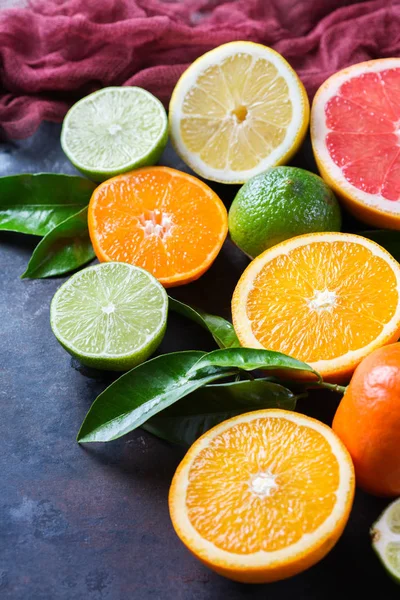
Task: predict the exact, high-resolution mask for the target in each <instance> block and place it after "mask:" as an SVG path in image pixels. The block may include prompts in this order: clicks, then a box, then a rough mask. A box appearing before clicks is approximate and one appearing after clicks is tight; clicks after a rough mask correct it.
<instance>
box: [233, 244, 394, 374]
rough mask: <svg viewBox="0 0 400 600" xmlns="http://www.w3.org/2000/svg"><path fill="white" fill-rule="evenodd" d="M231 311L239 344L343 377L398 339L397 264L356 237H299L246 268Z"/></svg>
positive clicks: (272, 249) (321, 371)
mask: <svg viewBox="0 0 400 600" xmlns="http://www.w3.org/2000/svg"><path fill="white" fill-rule="evenodd" d="M232 313H233V325H234V328H235V331H236V334H237V336H238V338H239V340H240V342H241V344H242V345H243V346H247V347H250V348H268V349H269V350H277V351H279V352H283V353H284V354H289V355H290V356H293V357H295V358H297V359H300V360H303V361H304V362H307V363H308V364H310V365H311V366H312V367H314V369H315V370H316V371H318V372H319V373H320V374H321V375H322V376H323V377H325V378H327V379H328V380H330V379H331V380H333V381H338V380H341V379H342V380H343V379H345V378H346V377H348V376H350V375H351V373H352V372H353V371H354V369H355V367H356V366H357V365H358V363H359V362H361V360H362V359H363V358H364V357H365V356H367V355H368V354H369V353H370V352H372V350H374V349H375V348H377V347H380V346H383V345H384V344H388V343H390V342H394V341H397V339H398V338H399V336H400V265H399V264H398V263H397V262H396V261H395V260H394V258H393V257H392V256H391V255H390V254H389V253H388V252H387V251H386V250H384V249H383V248H381V247H380V246H378V244H376V243H375V242H372V241H370V240H367V239H365V238H363V237H361V236H357V235H352V234H347V233H313V234H307V235H302V236H298V237H295V238H292V239H290V240H286V241H285V242H282V243H281V244H278V245H277V246H274V247H273V248H270V249H269V250H266V251H265V252H263V254H260V256H258V257H257V258H256V259H255V260H253V262H251V263H250V265H249V266H248V267H247V269H246V270H245V271H244V273H243V275H242V277H241V278H240V280H239V283H238V284H237V286H236V289H235V292H234V294H233V299H232Z"/></svg>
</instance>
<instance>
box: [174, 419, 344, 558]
mask: <svg viewBox="0 0 400 600" xmlns="http://www.w3.org/2000/svg"><path fill="white" fill-rule="evenodd" d="M283 415H284V418H285V419H287V420H289V421H292V422H294V423H297V424H299V425H304V426H307V427H310V428H312V429H315V430H316V431H318V432H319V433H321V434H322V435H323V436H324V437H325V439H326V440H327V441H328V443H329V445H330V447H331V450H332V453H333V454H334V455H335V457H336V459H337V461H338V465H339V478H340V481H339V487H338V489H337V491H336V498H337V500H336V504H335V506H334V508H333V510H332V512H331V514H330V515H329V517H328V518H327V519H326V520H325V521H324V522H323V523H322V525H320V526H319V527H318V528H317V529H316V530H315V531H314V532H313V533H311V534H304V535H303V537H302V538H301V539H300V540H299V541H297V542H295V543H294V544H292V545H289V546H287V547H286V548H282V549H281V550H275V551H270V552H267V551H264V550H260V551H257V552H254V553H251V554H238V553H233V552H227V551H225V550H222V549H221V548H218V547H217V546H215V545H214V544H213V543H212V542H210V541H208V540H206V539H204V538H203V537H202V536H201V535H200V534H199V532H198V531H197V530H196V529H195V528H194V527H193V525H192V523H191V521H190V520H189V517H188V512H187V507H186V492H187V487H188V481H189V473H190V468H191V464H192V463H193V461H194V459H195V458H196V456H197V455H198V454H199V453H200V452H201V451H202V450H203V449H204V448H206V447H207V446H208V444H209V443H210V441H211V440H212V439H213V438H214V437H215V436H217V435H220V434H221V433H222V432H223V431H226V430H227V429H229V428H230V427H232V426H233V425H235V424H236V423H239V422H240V423H246V422H249V421H252V420H254V419H259V418H260V417H268V418H280V419H282V418H283ZM185 461H186V464H185V465H183V466H182V468H181V467H179V469H178V471H177V473H176V475H175V477H174V481H173V486H174V503H173V505H172V507H171V509H172V512H171V516H172V520H173V522H174V525H175V527H176V528H177V529H178V530H179V532H180V533H181V534H182V539H183V541H185V543H187V544H188V545H189V547H190V548H191V550H194V551H195V552H196V555H198V556H199V558H204V559H205V560H207V561H209V562H212V563H213V564H215V565H221V566H224V567H228V568H233V569H234V568H241V569H244V568H246V567H253V568H254V567H265V566H268V567H273V566H274V565H275V564H279V563H282V562H285V563H286V562H289V561H294V560H295V559H296V558H298V557H299V556H301V555H303V554H304V553H307V551H308V550H310V549H311V548H312V547H315V546H316V545H318V543H321V542H322V540H324V539H329V536H330V533H331V532H332V531H334V530H335V527H336V526H337V524H338V522H340V521H341V520H342V518H343V513H344V512H345V511H346V507H348V504H349V496H350V495H351V494H352V485H353V477H354V476H353V472H352V468H351V461H350V458H349V457H348V455H347V453H346V451H345V449H344V448H343V446H342V444H341V443H340V441H339V440H338V438H337V437H336V435H335V434H334V433H333V431H332V430H331V429H330V428H328V427H327V426H326V425H324V424H323V423H320V422H319V421H316V420H315V419H309V418H308V417H304V416H302V415H300V414H298V413H294V412H289V411H282V410H276V411H275V410H273V409H270V410H267V411H255V412H252V413H248V414H245V415H239V416H238V417H234V418H233V419H229V420H228V421H225V422H223V423H221V424H220V425H217V426H216V427H214V428H213V429H212V430H210V431H209V432H207V433H206V434H204V435H203V436H202V437H201V438H200V439H199V440H198V441H197V442H195V444H194V445H193V446H192V447H191V449H190V450H189V452H188V453H187V455H186V457H185Z"/></svg>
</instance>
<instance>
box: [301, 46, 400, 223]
mask: <svg viewBox="0 0 400 600" xmlns="http://www.w3.org/2000/svg"><path fill="white" fill-rule="evenodd" d="M393 68H396V69H399V68H400V58H387V59H382V60H379V61H368V62H365V63H360V64H358V65H353V66H352V67H348V68H347V69H343V71H340V72H339V73H337V74H335V75H333V76H332V77H330V78H329V79H327V81H325V83H324V84H323V85H322V86H321V87H320V89H319V90H318V92H317V94H316V96H315V99H314V103H313V106H312V109H311V123H310V129H311V139H312V143H313V147H314V152H315V153H316V154H317V156H318V158H319V159H320V161H321V162H322V163H323V165H324V167H325V169H326V171H327V172H328V174H329V175H330V177H331V178H332V180H333V181H335V182H337V184H338V185H339V187H340V188H341V189H342V190H344V191H345V192H346V193H347V194H348V195H349V196H351V197H352V198H354V199H355V200H357V201H359V202H360V203H361V204H365V205H367V206H370V207H371V208H375V209H378V210H379V211H381V212H384V213H385V214H387V215H400V201H392V200H387V199H386V198H383V196H381V195H380V194H369V193H367V192H364V191H362V190H360V189H358V188H357V187H355V186H354V185H352V184H351V183H349V182H348V181H347V179H346V178H345V177H344V175H343V172H342V169H341V168H340V167H338V166H337V165H336V164H335V163H334V161H333V160H332V158H331V156H330V154H329V152H328V148H327V146H326V143H325V139H326V136H327V134H328V133H329V132H330V131H331V130H330V129H329V128H328V127H327V125H326V118H325V106H326V103H327V102H328V101H329V100H330V99H331V98H332V97H333V96H336V95H337V94H338V91H339V88H340V86H341V85H342V84H343V83H345V82H347V81H349V79H351V78H352V77H357V76H359V75H362V74H364V73H378V72H380V71H386V70H388V69H393ZM394 133H396V132H394ZM397 134H398V131H397ZM399 149H400V143H399ZM366 160H367V159H366Z"/></svg>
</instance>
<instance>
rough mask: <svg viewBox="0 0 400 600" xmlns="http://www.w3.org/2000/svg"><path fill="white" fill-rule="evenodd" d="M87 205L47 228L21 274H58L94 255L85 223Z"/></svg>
mask: <svg viewBox="0 0 400 600" xmlns="http://www.w3.org/2000/svg"><path fill="white" fill-rule="evenodd" d="M87 210H88V209H87V208H83V209H82V210H81V211H79V212H78V213H76V214H75V215H73V216H72V217H69V218H68V219H66V220H65V221H63V222H62V223H60V224H59V225H57V226H56V227H54V229H52V230H51V231H50V233H48V234H47V235H46V236H45V237H44V238H43V239H42V240H41V241H40V242H39V244H38V245H37V246H36V248H35V250H34V252H33V254H32V256H31V259H30V261H29V264H28V267H27V269H26V271H25V273H24V274H23V275H21V277H22V278H25V277H30V278H32V279H38V278H41V277H50V276H51V275H62V274H63V273H68V271H73V270H75V269H78V268H79V267H81V266H82V265H84V264H86V263H87V262H89V261H90V260H93V259H94V258H95V253H94V250H93V247H92V244H91V241H90V238H89V231H88V226H87Z"/></svg>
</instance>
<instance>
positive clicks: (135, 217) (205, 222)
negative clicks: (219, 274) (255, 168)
mask: <svg viewBox="0 0 400 600" xmlns="http://www.w3.org/2000/svg"><path fill="white" fill-rule="evenodd" d="M88 223H89V233H90V238H91V240H92V244H93V248H94V251H95V253H96V256H97V258H98V259H99V260H100V261H117V262H127V263H131V264H133V265H136V266H138V267H142V268H144V269H146V270H147V271H149V272H150V273H152V274H153V275H154V276H155V277H156V278H157V279H158V280H159V281H160V282H161V283H162V284H163V285H164V286H165V287H171V286H176V285H182V284H184V283H189V282H190V281H193V280H195V279H197V278H198V277H200V276H201V275H202V274H203V273H204V272H205V271H206V270H207V269H208V268H209V267H210V266H211V264H212V263H213V261H214V259H215V258H216V256H217V255H218V253H219V251H220V249H221V247H222V244H223V243H224V240H225V238H226V235H227V232H228V216H227V211H226V208H225V206H224V204H223V203H222V201H221V200H220V199H219V197H218V196H217V194H215V192H213V190H212V189H211V188H209V187H208V185H206V184H205V183H203V182H202V181H200V180H199V179H197V178H196V177H192V176H191V175H188V174H187V173H182V172H181V171H177V170H175V169H170V168H168V167H146V168H143V169H138V170H136V171H131V172H130V173H126V174H123V175H118V176H117V177H113V178H112V179H109V180H107V181H105V182H104V183H102V184H101V185H99V187H98V188H96V189H95V191H94V192H93V195H92V198H91V200H90V203H89V212H88Z"/></svg>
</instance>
